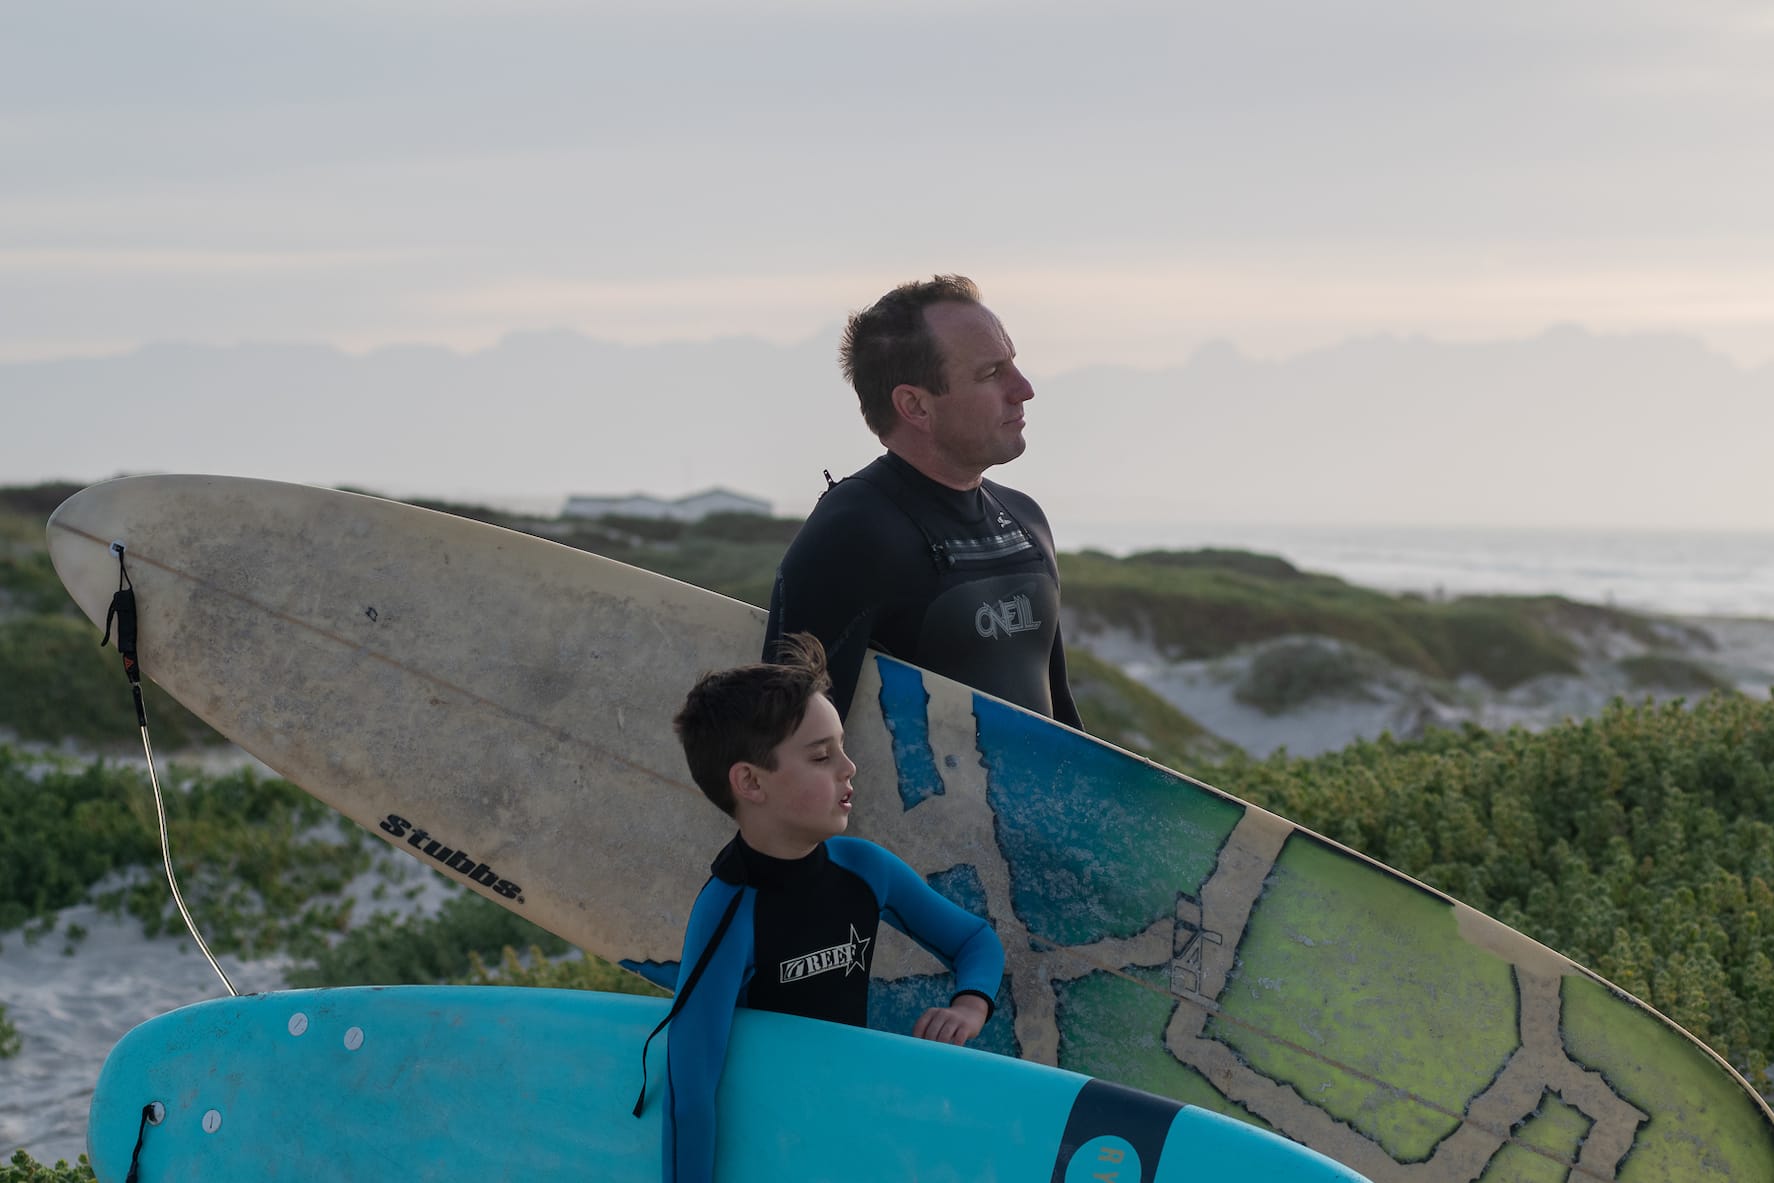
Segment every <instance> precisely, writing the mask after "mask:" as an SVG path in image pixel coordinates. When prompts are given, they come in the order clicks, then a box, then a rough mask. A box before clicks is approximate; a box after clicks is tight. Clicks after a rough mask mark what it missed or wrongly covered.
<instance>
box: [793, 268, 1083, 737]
mask: <svg viewBox="0 0 1774 1183" xmlns="http://www.w3.org/2000/svg"><path fill="white" fill-rule="evenodd" d="M839 357H840V360H841V362H842V364H843V368H844V376H845V377H846V378H848V379H849V380H850V383H851V385H852V386H853V387H855V389H856V394H857V398H858V399H859V400H860V401H861V404H862V416H863V419H864V421H865V422H866V423H867V424H868V426H869V429H870V430H871V431H873V432H874V433H875V435H876V436H878V437H879V438H880V440H881V443H882V444H883V445H885V447H886V449H887V454H886V455H884V456H882V457H881V458H880V459H878V460H876V461H875V462H874V463H872V464H870V465H868V466H867V467H865V468H863V469H862V470H861V471H860V472H857V473H856V474H854V475H853V476H851V477H849V478H848V479H846V480H844V481H841V482H839V483H838V484H836V485H833V486H832V487H831V488H830V489H828V490H827V491H826V494H825V496H823V497H822V498H821V499H820V502H819V504H818V505H817V506H815V507H814V510H813V513H812V514H811V515H810V516H809V517H808V519H807V523H806V525H805V526H803V527H802V528H801V532H800V533H799V534H798V535H797V536H796V538H795V540H794V542H793V543H792V544H791V545H790V546H789V548H788V553H787V554H785V555H784V556H783V559H782V565H781V566H780V567H779V568H778V569H777V572H776V585H775V588H774V590H773V591H772V592H771V595H770V623H769V627H768V629H767V631H766V634H765V640H764V657H765V659H766V660H772V659H774V658H775V657H776V655H777V649H778V646H779V643H780V641H781V638H783V637H784V636H787V635H789V634H793V633H798V632H806V633H811V634H812V635H813V636H815V637H817V638H818V639H819V640H820V642H821V643H822V644H824V646H825V648H826V650H827V652H828V654H829V669H830V671H831V678H832V683H833V685H832V691H831V699H832V702H833V704H834V705H836V707H837V708H838V711H839V713H840V714H841V715H846V714H848V713H849V709H850V699H851V696H852V695H853V694H854V693H855V690H856V679H857V676H858V675H859V673H860V672H861V668H862V660H863V656H864V653H865V651H866V650H867V649H868V648H869V647H870V646H871V645H872V646H874V647H875V648H877V649H880V650H881V651H882V652H885V653H890V654H892V655H893V656H895V657H898V658H901V659H902V660H905V661H909V662H912V663H913V664H915V665H920V666H923V667H924V668H925V669H928V670H932V671H934V672H935V673H939V674H943V675H945V676H947V677H950V678H954V679H956V680H957V681H960V682H964V683H966V684H967V685H969V686H973V687H976V688H978V689H981V690H984V691H986V692H987V693H990V694H994V695H997V696H998V697H1000V698H1003V699H1006V700H1008V701H1010V702H1014V703H1017V704H1018V705H1020V706H1024V707H1027V708H1029V709H1030V710H1033V711H1038V712H1040V713H1041V714H1043V715H1047V716H1050V717H1052V718H1054V719H1057V720H1059V721H1060V722H1062V723H1067V724H1070V725H1071V726H1073V727H1077V726H1080V721H1079V717H1078V708H1077V706H1076V705H1075V704H1074V702H1073V701H1072V691H1071V688H1070V686H1069V685H1068V683H1067V680H1066V656H1065V647H1064V645H1063V644H1062V643H1061V640H1060V631H1059V567H1058V563H1057V557H1056V553H1055V551H1054V547H1053V534H1052V531H1051V530H1050V528H1049V527H1048V524H1047V518H1046V516H1045V515H1043V514H1042V512H1041V508H1040V506H1038V505H1036V504H1035V502H1034V501H1033V500H1032V499H1030V498H1029V497H1027V496H1025V495H1023V494H1021V493H1018V492H1017V491H1016V490H1014V489H1008V488H1005V487H1004V486H1002V485H999V484H997V483H995V482H993V481H988V480H986V479H984V476H985V472H986V470H987V469H988V468H991V467H993V466H994V465H998V464H1004V463H1006V462H1008V461H1011V460H1014V459H1016V458H1017V457H1018V456H1020V455H1022V452H1023V448H1024V447H1025V446H1026V445H1025V443H1024V440H1023V406H1024V404H1025V403H1027V402H1028V401H1029V400H1030V399H1031V398H1033V397H1034V396H1035V392H1034V389H1033V388H1032V387H1030V385H1029V383H1028V380H1027V379H1026V378H1024V377H1023V376H1022V372H1021V371H1020V370H1018V369H1017V367H1016V349H1015V347H1014V346H1013V345H1012V344H1011V342H1010V337H1009V335H1008V334H1007V333H1005V331H1004V326H1003V325H1002V324H1000V323H999V322H998V318H997V317H996V316H993V315H992V313H991V311H990V310H989V309H987V308H986V307H985V306H984V305H983V304H981V303H980V301H979V289H978V288H976V287H975V286H974V284H973V282H972V281H971V280H969V279H966V278H964V277H962V276H958V275H939V276H936V277H935V278H934V279H931V280H929V281H927V282H920V283H909V284H904V285H901V286H900V287H897V288H895V289H894V290H893V291H891V292H889V293H887V295H885V296H883V297H881V299H880V300H878V301H876V303H875V304H874V306H873V307H871V308H868V309H866V310H865V311H862V312H859V313H857V314H856V315H854V316H852V317H851V318H850V323H849V325H848V326H847V327H846V329H845V331H844V341H843V345H842V347H841V348H840V350H839Z"/></svg>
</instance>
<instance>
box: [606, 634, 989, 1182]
mask: <svg viewBox="0 0 1774 1183" xmlns="http://www.w3.org/2000/svg"><path fill="white" fill-rule="evenodd" d="M830 685H831V682H830V680H829V679H828V678H827V676H826V670H825V652H824V650H823V649H822V648H821V647H820V645H819V642H818V641H816V640H814V639H813V638H812V637H809V636H806V635H805V634H801V635H797V636H794V637H790V638H788V639H787V641H786V642H785V643H784V647H783V659H782V664H777V665H748V666H741V667H739V668H737V669H732V670H726V671H723V672H720V673H714V674H709V675H707V676H705V677H704V678H703V679H702V680H701V681H699V682H698V683H697V684H696V686H695V687H694V688H693V689H692V690H691V691H690V694H689V697H688V698H686V699H685V701H684V707H683V709H682V710H681V711H679V712H678V715H677V718H676V719H674V720H673V725H674V726H675V727H676V729H677V733H678V738H679V740H680V741H681V742H682V743H683V745H684V757H685V759H686V760H687V761H688V763H689V765H690V774H691V776H692V777H693V778H694V779H695V781H696V784H697V786H698V787H699V788H701V790H702V791H703V793H704V794H705V795H706V796H707V797H708V799H709V800H710V801H713V802H714V803H715V804H716V805H718V806H719V807H720V808H721V809H722V810H723V811H724V812H726V813H727V814H729V815H730V816H731V817H732V818H733V819H734V820H735V821H736V822H738V823H739V834H738V835H737V836H736V837H735V838H734V839H733V841H732V842H730V843H728V844H727V846H726V847H725V848H724V849H722V851H721V852H720V854H719V855H717V856H716V857H715V860H714V864H713V866H712V868H711V870H712V871H713V875H712V877H711V878H710V879H709V881H708V883H707V884H706V885H704V887H703V889H702V891H701V893H700V894H699V895H698V896H697V897H696V904H695V907H694V908H692V910H691V913H690V922H689V925H688V926H687V929H686V931H685V934H684V954H683V960H682V961H681V962H680V963H679V968H678V985H677V1001H676V1002H675V1003H674V1004H673V1007H672V1013H671V1016H670V1017H669V1018H668V1019H667V1022H669V1023H670V1024H671V1031H670V1033H669V1035H668V1036H667V1044H666V1083H665V1106H666V1108H665V1115H664V1116H665V1120H664V1127H665V1136H664V1177H665V1180H666V1183H682V1181H692V1180H693V1181H698V1183H700V1181H705V1180H708V1179H709V1178H711V1176H712V1174H713V1171H714V1146H715V1129H714V1126H715V1104H714V1101H715V1086H716V1085H717V1084H718V1083H719V1081H720V1076H721V1067H722V1064H723V1062H724V1061H725V1059H726V1054H727V1038H728V1034H729V1032H730V1030H731V1028H732V1022H733V1009H734V1007H736V1006H747V1007H752V1008H754V1009H759V1010H773V1011H780V1012H783V1013H786V1014H795V1015H804V1016H807V1017H809V1018H816V1019H826V1020H830V1021H833V1022H839V1023H851V1024H854V1025H856V1026H866V1025H867V1023H868V981H869V971H868V966H869V957H870V955H871V951H872V949H873V948H874V938H875V933H876V930H877V928H878V923H879V921H880V919H881V918H882V917H885V918H886V919H887V921H888V923H890V924H892V925H893V926H894V927H895V928H898V929H899V930H900V931H902V932H904V933H906V934H907V935H909V936H911V937H912V938H913V939H914V940H916V941H918V942H919V943H920V944H922V945H923V946H924V947H925V948H927V949H929V950H930V951H931V952H933V953H935V954H937V955H938V956H940V957H942V958H943V959H944V960H945V961H946V962H948V964H949V965H950V967H951V968H953V969H954V970H955V978H956V984H957V987H958V989H957V993H956V994H955V995H954V998H953V1000H952V1001H951V1002H950V1004H949V1005H948V1006H946V1007H932V1008H931V1009H929V1010H927V1011H925V1012H924V1014H923V1016H922V1017H920V1018H919V1020H918V1023H917V1026H916V1027H915V1028H914V1029H913V1031H912V1034H913V1035H915V1036H917V1037H918V1038H920V1039H932V1040H937V1041H939V1042H942V1043H953V1044H963V1043H966V1042H967V1041H968V1040H970V1039H972V1038H973V1037H974V1036H976V1035H978V1034H979V1031H980V1028H981V1027H983V1026H985V1023H986V1020H987V1019H989V1018H990V1017H991V1013H992V996H993V995H994V994H996V993H997V990H998V983H999V981H1000V979H1001V978H1002V976H1003V973H1004V949H1003V946H1002V945H1001V944H999V942H998V936H997V934H996V933H995V932H993V931H992V927H991V925H989V924H988V923H986V922H985V921H984V920H981V919H980V918H979V917H977V916H974V915H972V914H970V913H968V912H967V911H965V910H963V909H962V908H959V907H957V906H956V905H955V904H953V903H950V902H949V901H948V900H946V899H944V898H943V897H942V896H941V895H939V894H938V893H937V892H936V891H935V890H933V889H932V888H931V887H930V886H929V885H928V884H926V883H925V882H924V880H923V879H921V878H920V877H919V876H918V874H917V872H915V871H913V870H912V869H911V868H910V867H908V866H907V865H906V864H905V863H903V862H901V861H900V860H899V859H898V858H897V857H895V856H894V855H892V854H889V853H888V852H887V851H886V850H884V849H882V848H881V847H879V846H876V845H875V844H874V843H872V842H865V841H863V840H861V839H859V838H842V837H839V836H838V835H840V834H842V833H843V832H844V829H845V828H846V827H847V826H848V825H849V823H850V797H851V788H850V778H851V776H852V775H854V774H855V772H856V765H854V764H852V763H851V762H850V758H849V757H848V756H846V755H845V754H844V728H843V724H842V722H840V720H839V718H838V712H837V708H835V707H834V706H832V704H831V700H830V699H828V698H827V697H826V693H825V692H826V690H827V689H828V688H829V687H830ZM662 1026H663V1024H662ZM643 1058H644V1056H643ZM643 1099H644V1098H643ZM636 1112H637V1113H639V1112H640V1106H639V1105H637V1106H636Z"/></svg>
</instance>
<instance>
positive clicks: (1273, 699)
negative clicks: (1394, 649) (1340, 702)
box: [1232, 637, 1373, 715]
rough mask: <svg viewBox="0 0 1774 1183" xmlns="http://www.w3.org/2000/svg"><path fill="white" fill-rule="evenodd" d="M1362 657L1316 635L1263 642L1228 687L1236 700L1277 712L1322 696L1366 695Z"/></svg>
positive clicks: (1362, 697) (1363, 697)
mask: <svg viewBox="0 0 1774 1183" xmlns="http://www.w3.org/2000/svg"><path fill="white" fill-rule="evenodd" d="M1366 666H1367V663H1365V662H1363V661H1362V659H1361V655H1360V654H1358V653H1352V652H1350V651H1349V650H1348V649H1345V648H1343V647H1341V646H1338V645H1334V644H1331V643H1329V642H1327V641H1322V640H1318V639H1316V638H1310V637H1301V638H1298V639H1293V640H1286V641H1281V642H1278V643H1276V644H1274V645H1269V646H1266V647H1265V648H1264V649H1263V650H1262V651H1261V652H1259V653H1258V654H1257V655H1256V656H1255V657H1253V658H1252V659H1251V663H1250V666H1249V668H1248V669H1246V670H1245V672H1244V676H1243V677H1242V678H1240V679H1239V680H1238V685H1237V686H1236V687H1234V688H1233V691H1232V693H1233V695H1234V697H1236V698H1237V699H1238V701H1239V702H1242V703H1244V704H1245V705H1247V706H1253V707H1256V708H1257V709H1258V710H1260V711H1262V712H1263V713H1264V714H1268V715H1280V714H1283V713H1285V712H1287V711H1291V710H1294V709H1295V708H1297V707H1302V706H1305V705H1306V704H1307V703H1310V702H1316V701H1318V700H1320V699H1325V698H1342V699H1355V700H1369V701H1371V700H1372V698H1373V693H1372V691H1371V690H1369V689H1368V670H1367V668H1366Z"/></svg>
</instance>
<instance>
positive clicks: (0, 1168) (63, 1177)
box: [0, 1150, 95, 1183]
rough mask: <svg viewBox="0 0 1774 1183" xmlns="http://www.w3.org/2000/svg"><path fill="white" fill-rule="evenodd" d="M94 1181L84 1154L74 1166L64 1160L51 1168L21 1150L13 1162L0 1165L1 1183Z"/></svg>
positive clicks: (15, 1155)
mask: <svg viewBox="0 0 1774 1183" xmlns="http://www.w3.org/2000/svg"><path fill="white" fill-rule="evenodd" d="M94 1179H95V1176H94V1175H93V1173H92V1164H91V1163H89V1162H87V1161H86V1156H85V1155H84V1154H82V1155H81V1156H80V1158H79V1160H78V1161H77V1162H76V1163H75V1164H74V1165H73V1166H69V1165H68V1161H67V1159H62V1160H60V1161H58V1162H57V1163H56V1164H55V1165H54V1166H53V1167H51V1166H45V1165H43V1164H42V1163H40V1162H38V1161H37V1160H36V1159H34V1158H32V1157H31V1156H30V1155H29V1154H26V1153H25V1152H24V1151H23V1150H20V1151H18V1152H16V1153H15V1154H13V1156H12V1161H11V1162H8V1163H0V1183H93V1180H94Z"/></svg>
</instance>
